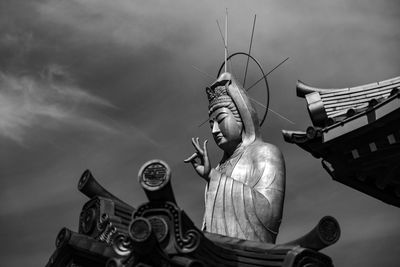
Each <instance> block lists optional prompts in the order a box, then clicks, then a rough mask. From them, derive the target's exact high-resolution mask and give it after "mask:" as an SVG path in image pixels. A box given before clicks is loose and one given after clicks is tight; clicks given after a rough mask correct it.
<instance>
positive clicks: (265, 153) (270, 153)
mask: <svg viewBox="0 0 400 267" xmlns="http://www.w3.org/2000/svg"><path fill="white" fill-rule="evenodd" d="M250 154H251V156H252V158H253V161H263V162H265V161H269V162H274V163H276V164H283V165H284V164H285V160H284V158H283V154H282V152H281V150H280V149H279V148H278V147H277V146H275V145H273V144H270V143H266V142H262V141H259V142H255V143H253V144H252V145H251V147H250Z"/></svg>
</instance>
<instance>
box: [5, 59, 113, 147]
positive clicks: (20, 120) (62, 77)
mask: <svg viewBox="0 0 400 267" xmlns="http://www.w3.org/2000/svg"><path fill="white" fill-rule="evenodd" d="M100 107H103V108H104V107H105V108H115V106H114V105H112V104H111V103H110V102H108V101H107V100H105V99H102V98H100V97H98V96H95V95H93V94H90V93H88V92H86V91H85V90H83V89H82V88H80V87H78V86H77V85H75V84H74V83H73V81H72V78H71V77H70V75H69V73H68V71H67V70H66V69H65V68H63V67H62V66H60V65H57V64H53V65H49V66H47V68H46V69H45V70H44V71H43V72H42V73H41V74H40V75H36V76H34V75H15V74H10V73H4V72H0V135H2V136H3V137H7V138H10V139H12V140H14V141H16V142H18V143H23V141H24V138H25V137H26V135H27V132H28V130H29V129H30V128H34V127H54V126H55V128H62V127H63V126H66V125H69V126H71V125H72V126H75V127H78V126H79V127H86V128H92V129H96V130H100V131H104V132H110V133H111V132H114V131H115V130H114V129H112V128H110V127H109V126H108V125H107V124H106V123H105V122H103V121H102V120H101V119H100V118H96V117H94V116H91V115H90V113H91V112H90V111H91V109H96V108H100Z"/></svg>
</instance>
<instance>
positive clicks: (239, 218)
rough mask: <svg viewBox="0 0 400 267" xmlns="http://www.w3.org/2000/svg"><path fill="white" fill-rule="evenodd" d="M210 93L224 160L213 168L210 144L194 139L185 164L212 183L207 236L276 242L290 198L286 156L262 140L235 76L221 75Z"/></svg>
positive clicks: (211, 113)
mask: <svg viewBox="0 0 400 267" xmlns="http://www.w3.org/2000/svg"><path fill="white" fill-rule="evenodd" d="M206 93H207V97H208V100H209V106H208V113H209V120H210V127H211V131H212V135H213V138H214V140H215V142H216V144H217V146H218V147H219V148H220V149H221V150H223V156H222V159H221V160H220V162H219V164H218V165H217V166H216V167H215V168H213V167H212V166H211V163H210V159H209V156H208V150H207V140H206V141H205V142H204V143H203V144H200V142H199V138H192V143H193V146H194V147H195V150H196V152H195V153H194V154H193V155H192V156H190V157H189V158H187V159H186V160H185V162H187V163H191V164H192V165H193V167H194V169H195V170H196V172H197V174H198V175H200V176H201V177H202V178H204V179H205V180H206V182H207V184H206V188H205V213H204V219H203V231H206V232H210V233H216V234H221V235H225V236H230V237H235V238H240V239H245V240H253V241H261V242H269V243H275V240H276V236H277V234H278V231H279V226H280V223H281V219H282V211H283V202H284V196H285V163H284V159H283V156H282V153H281V152H280V150H279V149H278V148H277V147H276V146H274V145H272V144H269V143H266V142H264V141H263V140H262V139H261V135H260V126H259V120H258V116H257V114H256V112H255V109H254V108H253V107H252V105H251V103H250V101H249V97H248V96H247V94H246V91H245V90H244V89H243V88H242V87H241V85H240V84H239V83H238V82H237V81H236V80H235V78H234V77H233V75H232V74H230V73H228V72H225V73H222V74H221V75H220V76H219V78H218V79H217V81H216V82H214V83H213V84H212V85H211V86H210V87H208V88H207V89H206Z"/></svg>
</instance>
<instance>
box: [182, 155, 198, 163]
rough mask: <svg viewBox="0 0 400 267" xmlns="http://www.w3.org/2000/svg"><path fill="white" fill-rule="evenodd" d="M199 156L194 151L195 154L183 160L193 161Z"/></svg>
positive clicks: (186, 161)
mask: <svg viewBox="0 0 400 267" xmlns="http://www.w3.org/2000/svg"><path fill="white" fill-rule="evenodd" d="M197 157H198V154H197V153H193V155H191V156H190V157H188V158H187V159H185V160H183V162H185V163H188V162H192V161H194V160H195V159H196V158H197Z"/></svg>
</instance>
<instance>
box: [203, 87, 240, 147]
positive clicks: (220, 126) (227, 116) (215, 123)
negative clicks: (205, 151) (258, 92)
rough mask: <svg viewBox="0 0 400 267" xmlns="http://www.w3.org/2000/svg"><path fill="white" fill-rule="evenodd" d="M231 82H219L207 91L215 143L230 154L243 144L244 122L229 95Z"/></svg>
mask: <svg viewBox="0 0 400 267" xmlns="http://www.w3.org/2000/svg"><path fill="white" fill-rule="evenodd" d="M230 83H231V80H218V81H217V82H215V83H214V84H212V85H211V87H208V88H207V89H206V92H207V96H208V100H209V102H210V103H209V106H208V113H209V119H210V127H211V132H212V135H213V137H214V140H215V143H216V144H217V145H218V146H219V147H220V148H221V149H222V150H224V151H225V152H227V153H228V154H231V153H233V151H234V150H235V149H236V147H238V146H239V144H240V143H241V142H242V131H243V122H242V119H241V117H240V114H239V111H238V109H237V107H236V105H235V103H234V101H233V99H232V98H231V96H230V95H229V93H228V89H229V84H230Z"/></svg>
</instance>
